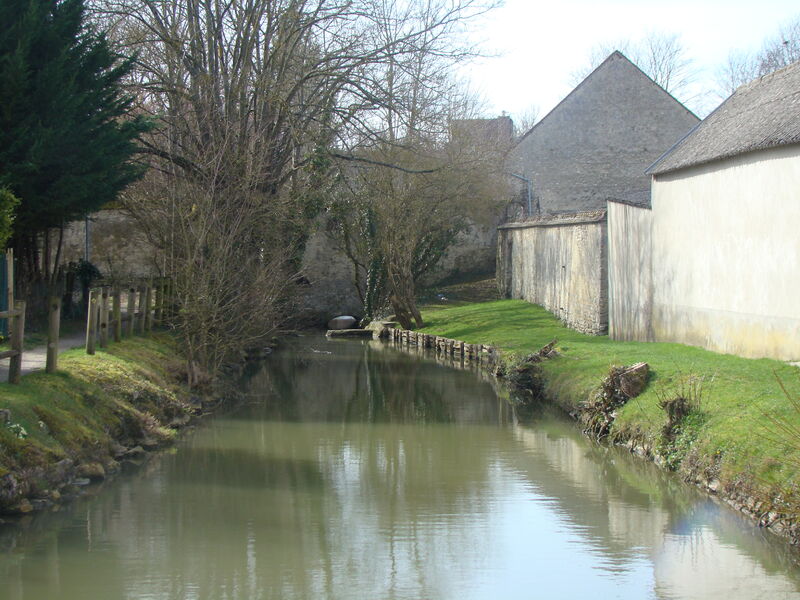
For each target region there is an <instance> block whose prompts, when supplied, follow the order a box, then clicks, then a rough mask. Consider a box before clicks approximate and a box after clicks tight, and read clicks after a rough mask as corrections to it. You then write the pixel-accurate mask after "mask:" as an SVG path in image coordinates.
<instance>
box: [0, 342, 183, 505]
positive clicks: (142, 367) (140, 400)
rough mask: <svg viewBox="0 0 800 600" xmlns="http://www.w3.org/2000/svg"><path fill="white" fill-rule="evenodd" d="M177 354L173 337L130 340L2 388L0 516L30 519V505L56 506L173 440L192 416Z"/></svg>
mask: <svg viewBox="0 0 800 600" xmlns="http://www.w3.org/2000/svg"><path fill="white" fill-rule="evenodd" d="M177 355H178V354H177V352H176V349H175V347H174V342H173V340H172V338H170V337H169V336H168V335H155V336H152V337H148V338H144V337H142V338H132V339H129V340H126V341H124V342H121V343H118V344H112V345H111V346H110V347H109V348H108V349H107V350H98V352H97V354H96V355H94V356H87V355H86V354H85V352H84V351H83V350H71V351H69V352H66V353H64V354H62V355H61V356H60V358H59V370H58V372H57V373H56V374H54V375H47V374H45V373H44V372H37V373H32V374H30V375H26V376H24V377H23V378H22V383H21V384H20V385H9V384H0V411H2V412H0V512H3V511H6V512H27V510H29V509H30V503H29V502H28V500H27V499H34V500H36V499H39V500H40V501H41V502H47V501H48V500H49V499H53V498H56V499H57V498H58V497H59V496H60V495H61V493H62V492H63V491H64V489H65V486H66V487H69V485H70V482H72V481H74V480H75V479H81V478H90V479H99V478H102V477H104V476H105V474H107V473H108V472H113V471H115V470H116V469H118V468H119V460H124V459H125V458H126V457H134V456H135V455H137V454H140V453H141V452H142V448H141V447H142V446H144V448H153V447H156V446H158V445H160V444H163V443H165V442H167V441H169V440H170V439H171V438H172V437H173V436H174V429H173V428H172V426H178V425H180V424H182V423H185V422H186V421H187V420H188V415H189V413H190V406H189V405H188V404H187V403H186V402H185V401H184V399H182V391H181V388H180V387H179V384H178V377H179V373H180V363H179V362H178V361H177V360H176V357H177ZM4 421H5V423H4Z"/></svg>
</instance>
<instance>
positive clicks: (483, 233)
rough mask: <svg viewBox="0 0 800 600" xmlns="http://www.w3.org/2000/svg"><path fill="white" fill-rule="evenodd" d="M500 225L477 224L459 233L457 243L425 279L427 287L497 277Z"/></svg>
mask: <svg viewBox="0 0 800 600" xmlns="http://www.w3.org/2000/svg"><path fill="white" fill-rule="evenodd" d="M497 225H498V223H492V224H491V225H480V224H476V225H472V226H471V227H470V229H469V230H467V231H464V232H462V233H459V234H458V236H456V240H455V243H454V244H453V245H452V246H451V247H450V248H448V249H447V252H445V254H444V256H443V257H442V258H441V259H440V260H439V263H438V264H437V265H436V267H434V269H433V270H432V272H431V273H430V274H429V275H428V276H427V277H425V281H424V283H425V284H428V285H435V284H437V283H439V282H441V281H444V280H447V279H457V278H467V277H471V276H474V275H493V274H494V272H495V259H496V258H497Z"/></svg>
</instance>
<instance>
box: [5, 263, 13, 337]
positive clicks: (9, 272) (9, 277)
mask: <svg viewBox="0 0 800 600" xmlns="http://www.w3.org/2000/svg"><path fill="white" fill-rule="evenodd" d="M6 286H7V290H6V294H7V296H6V300H7V302H6V306H7V307H8V310H14V250H13V248H9V249H8V250H6ZM12 321H13V319H9V320H8V325H9V327H10V326H11V325H12ZM10 333H11V332H10V331H9V334H10Z"/></svg>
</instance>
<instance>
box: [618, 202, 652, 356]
mask: <svg viewBox="0 0 800 600" xmlns="http://www.w3.org/2000/svg"><path fill="white" fill-rule="evenodd" d="M652 223H653V213H652V211H651V210H650V209H649V208H648V207H642V206H632V205H627V204H622V203H619V202H609V203H608V333H609V335H610V336H611V337H612V338H613V339H615V340H640V341H652V340H653V322H652V314H653V272H652V253H651V250H652V248H651V245H650V239H651V227H652Z"/></svg>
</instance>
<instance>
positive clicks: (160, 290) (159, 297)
mask: <svg viewBox="0 0 800 600" xmlns="http://www.w3.org/2000/svg"><path fill="white" fill-rule="evenodd" d="M156 281H157V283H156V285H155V290H154V292H155V304H156V316H155V317H154V318H153V325H154V326H155V327H158V326H159V325H161V321H163V320H164V291H165V290H166V287H165V286H164V280H163V279H162V278H159V279H157V280H156Z"/></svg>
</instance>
